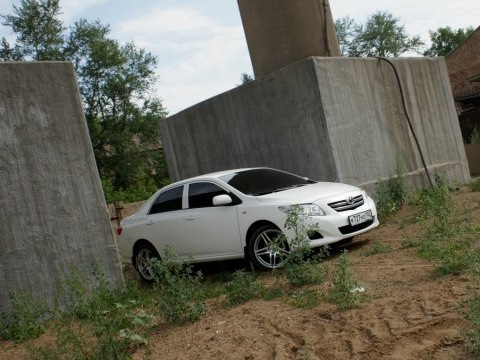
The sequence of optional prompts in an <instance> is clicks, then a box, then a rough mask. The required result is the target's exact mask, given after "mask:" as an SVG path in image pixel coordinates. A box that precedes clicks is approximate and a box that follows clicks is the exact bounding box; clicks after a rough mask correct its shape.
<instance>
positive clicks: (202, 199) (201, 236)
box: [183, 181, 243, 260]
mask: <svg viewBox="0 0 480 360" xmlns="http://www.w3.org/2000/svg"><path fill="white" fill-rule="evenodd" d="M187 193H188V198H187V199H188V202H187V204H188V206H187V209H185V210H184V213H183V215H184V219H185V227H186V232H187V237H188V242H189V244H188V246H189V249H186V248H185V249H184V251H187V250H190V251H191V255H192V256H193V258H195V259H198V260H202V259H205V260H213V259H219V260H221V259H228V258H233V257H241V256H243V248H242V244H241V239H240V233H239V227H238V214H237V205H238V204H239V202H240V200H239V199H238V198H237V197H236V196H235V195H233V194H231V193H229V192H228V191H226V190H225V189H223V188H221V187H220V186H218V185H217V184H214V183H212V182H207V181H201V182H194V183H191V184H189V185H188V189H187ZM222 194H227V195H229V196H230V197H232V200H233V202H232V204H228V205H224V206H214V205H213V198H214V197H215V196H217V195H222Z"/></svg>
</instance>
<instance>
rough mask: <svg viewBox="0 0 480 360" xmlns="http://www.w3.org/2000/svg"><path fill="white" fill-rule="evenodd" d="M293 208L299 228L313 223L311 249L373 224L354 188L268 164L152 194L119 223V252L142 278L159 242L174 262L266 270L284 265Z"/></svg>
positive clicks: (366, 200)
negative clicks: (231, 263) (242, 261)
mask: <svg viewBox="0 0 480 360" xmlns="http://www.w3.org/2000/svg"><path fill="white" fill-rule="evenodd" d="M294 205H299V206H300V207H301V208H302V210H303V212H304V214H305V216H304V217H303V218H302V227H303V228H305V229H309V230H311V229H312V228H315V231H313V232H312V231H309V232H308V238H309V244H310V247H311V248H314V247H318V246H323V245H327V244H331V243H335V242H338V241H341V240H344V239H348V238H351V237H353V236H355V235H358V234H362V233H364V232H367V231H369V230H371V229H373V228H375V227H376V226H378V219H377V210H376V207H375V203H374V202H373V200H372V199H371V198H370V197H369V196H368V195H367V194H366V193H365V191H363V190H361V189H359V188H357V187H355V186H351V185H346V184H340V183H332V182H315V181H312V180H309V179H307V178H303V177H300V176H297V175H293V174H290V173H287V172H284V171H280V170H275V169H270V168H248V169H236V170H228V171H221V172H216V173H212V174H206V175H202V176H197V177H194V178H190V179H186V180H183V181H179V182H176V183H174V184H171V185H168V186H166V187H164V188H162V189H160V190H159V191H157V192H156V193H155V194H154V195H153V196H152V197H151V198H150V199H149V200H148V201H146V202H145V204H144V205H143V207H142V208H141V209H140V210H139V211H138V212H137V213H136V214H134V215H132V216H129V217H127V218H125V219H123V221H122V222H121V224H120V227H119V228H118V230H117V233H118V234H119V242H118V245H119V250H120V254H121V255H122V256H123V257H125V258H128V259H131V260H132V263H133V265H134V267H135V268H136V269H137V270H138V272H139V273H140V276H141V277H142V278H144V279H145V280H147V281H152V280H153V276H152V273H151V271H150V267H149V260H150V259H151V258H154V257H158V258H160V259H161V258H162V257H163V256H164V250H165V247H166V246H171V247H173V249H175V251H176V254H177V256H178V259H180V260H188V261H190V262H208V261H218V260H228V259H237V258H249V259H250V260H251V261H252V262H253V264H254V265H255V266H256V267H257V268H260V269H262V268H263V269H273V268H276V267H280V266H283V265H284V264H285V261H286V256H287V255H288V253H289V250H290V249H289V244H288V242H290V241H291V239H293V237H294V232H293V230H291V229H287V228H286V227H285V220H286V219H287V217H288V213H289V211H290V209H291V207H292V206H294ZM282 233H283V234H284V235H285V236H281V235H282ZM282 239H283V240H282ZM285 239H287V241H285Z"/></svg>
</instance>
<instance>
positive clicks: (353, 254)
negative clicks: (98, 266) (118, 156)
mask: <svg viewBox="0 0 480 360" xmlns="http://www.w3.org/2000/svg"><path fill="white" fill-rule="evenodd" d="M455 197H456V201H458V202H459V203H460V204H462V205H465V206H467V207H469V208H471V209H472V210H473V219H474V223H476V224H478V223H479V222H480V193H472V192H470V191H468V190H462V191H461V192H459V193H458V194H456V195H455ZM411 215H412V212H411V210H409V209H408V208H407V209H404V210H402V211H401V212H400V213H398V214H397V215H395V218H394V219H392V220H390V221H388V222H386V223H384V224H382V225H381V226H380V227H379V228H377V229H375V230H374V231H371V232H370V233H368V234H366V235H363V236H359V237H358V238H356V239H355V240H354V242H353V243H351V244H350V245H349V246H348V247H346V248H347V249H348V250H349V254H348V259H349V263H350V266H351V269H352V270H353V271H354V274H355V276H356V279H357V280H358V281H359V283H360V284H361V286H362V287H363V288H364V289H365V292H364V294H365V295H366V296H367V297H368V301H365V302H363V303H361V304H360V305H359V307H358V308H356V309H353V310H344V311H340V310H338V309H337V307H336V306H335V305H333V304H330V303H328V302H326V301H319V303H318V305H317V306H315V307H314V308H313V309H308V310H306V309H300V308H295V307H293V306H291V305H289V304H288V302H287V301H286V300H285V299H284V298H282V299H278V300H273V301H261V300H255V301H250V302H248V303H246V304H243V305H241V306H237V307H233V308H227V307H225V305H224V302H222V299H211V300H209V302H208V310H207V313H206V314H205V316H203V317H202V318H201V319H200V320H199V321H198V322H195V323H193V324H188V325H183V326H174V325H169V324H166V323H161V324H159V326H158V327H157V328H156V330H155V332H154V334H153V335H152V336H151V338H150V343H151V345H150V351H149V354H146V353H145V352H144V351H139V352H137V353H136V354H135V356H134V359H143V358H149V359H155V360H160V359H162V360H170V359H172V360H173V359H179V360H183V359H202V360H220V359H232V360H253V359H260V360H263V359H332V360H335V359H369V360H370V359H437V360H440V359H442V360H456V359H458V360H460V359H467V360H468V359H474V357H473V356H472V355H471V354H469V353H468V352H467V351H466V349H465V342H466V341H465V340H464V338H463V337H462V329H465V328H466V327H467V325H468V324H467V322H466V321H465V319H464V318H463V316H462V314H461V313H460V309H459V307H460V304H461V302H462V300H464V299H465V298H466V296H467V294H468V288H469V286H471V281H470V279H469V278H468V276H467V275H460V276H447V277H438V276H436V275H434V265H433V264H432V263H430V262H428V261H426V260H423V259H420V258H419V257H418V256H417V255H416V254H415V249H414V248H407V247H405V246H404V244H405V240H406V239H407V237H408V236H409V237H415V235H416V230H417V229H416V228H415V227H416V226H418V225H414V224H411V223H410V222H409V221H407V220H408V218H409V217H410V216H411ZM379 244H381V245H384V246H386V247H388V248H389V249H390V250H389V251H388V252H386V253H380V254H376V255H370V256H369V255H368V254H369V252H371V250H372V249H373V248H374V247H375V246H379ZM337 263H338V251H337V252H336V253H334V254H333V256H331V257H330V258H329V259H328V260H326V261H325V262H324V263H323V266H325V267H326V269H327V277H326V279H327V280H326V281H325V282H324V283H323V284H321V285H318V286H315V287H314V288H315V289H318V290H319V292H320V293H324V294H326V293H327V292H328V289H329V286H330V285H331V283H330V280H331V274H332V273H333V271H334V269H335V268H336V266H337ZM262 281H264V282H265V283H266V284H269V283H272V282H273V281H274V278H273V277H272V276H271V275H269V274H263V275H262ZM26 354H27V353H26V352H25V350H24V349H23V347H22V346H15V345H13V344H11V343H7V342H3V343H0V359H2V360H4V359H5V360H6V359H23V358H26Z"/></svg>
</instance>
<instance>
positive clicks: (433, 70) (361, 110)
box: [162, 58, 470, 189]
mask: <svg viewBox="0 0 480 360" xmlns="http://www.w3.org/2000/svg"><path fill="white" fill-rule="evenodd" d="M394 64H395V66H396V68H397V69H398V71H399V74H400V77H401V82H402V84H403V89H404V93H405V96H406V104H407V108H408V111H409V114H410V117H411V119H412V122H413V126H414V128H415V131H416V133H417V136H418V139H419V142H420V145H421V150H422V151H423V153H424V157H425V159H426V161H427V164H428V167H429V169H430V170H431V171H432V176H433V175H434V174H435V173H439V174H442V175H445V176H447V177H448V180H450V181H451V182H460V183H464V182H468V181H469V180H470V175H469V171H468V164H467V160H466V157H465V151H464V148H463V144H462V140H461V135H460V129H459V126H458V120H457V117H456V114H455V108H454V104H453V98H452V93H451V89H450V86H449V81H448V74H447V70H446V66H445V61H444V60H443V59H441V58H440V59H425V58H419V59H409V58H399V59H394ZM162 130H163V138H164V147H165V153H166V157H167V163H168V169H169V173H170V176H171V178H172V180H178V179H182V178H186V177H190V176H194V175H198V174H201V173H206V172H211V171H216V170H222V169H227V168H237V167H248V166H270V167H275V168H280V169H284V170H287V171H291V172H295V173H298V174H300V175H303V176H308V177H310V178H312V179H317V180H327V181H342V182H346V183H350V184H356V185H362V186H365V187H367V188H370V189H371V188H372V187H373V186H374V184H375V183H376V182H377V180H379V179H387V178H390V177H392V176H394V175H395V168H396V162H397V159H400V160H401V161H402V162H403V163H404V164H405V166H406V169H405V171H406V172H407V174H408V175H409V176H408V178H409V179H410V180H411V182H412V183H415V184H417V185H418V186H422V185H425V184H426V177H425V171H424V169H423V167H422V164H421V161H420V155H419V151H418V149H417V147H416V145H415V143H414V141H413V137H412V133H411V132H410V130H409V128H408V124H407V121H406V116H405V114H404V110H403V107H402V100H401V96H400V91H399V86H398V84H397V80H396V78H395V75H394V72H393V70H392V68H391V67H390V66H389V65H388V64H387V63H386V62H384V61H380V60H377V59H364V58H363V59H362V58H309V59H306V60H303V61H300V62H298V63H296V64H293V65H291V66H288V67H285V68H282V69H281V70H279V71H276V72H275V73H273V74H271V75H269V76H267V77H265V78H262V79H259V80H256V81H254V82H252V83H249V84H246V85H244V86H241V87H238V88H235V89H233V90H232V91H229V92H227V93H224V94H221V95H218V96H216V97H214V98H212V99H209V100H207V101H204V102H202V103H200V104H198V105H196V106H194V107H192V108H189V109H186V110H184V111H182V112H180V113H178V114H176V115H174V116H172V117H170V118H168V119H166V120H165V121H163V123H162Z"/></svg>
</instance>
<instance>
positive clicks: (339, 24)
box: [335, 11, 423, 57]
mask: <svg viewBox="0 0 480 360" xmlns="http://www.w3.org/2000/svg"><path fill="white" fill-rule="evenodd" d="M335 27H336V30H337V35H338V40H339V43H340V49H341V50H342V55H346V56H354V57H364V56H367V57H374V56H381V57H389V56H399V55H401V54H403V53H405V52H408V51H418V49H419V48H420V47H421V46H422V45H423V43H422V41H421V40H420V37H419V36H409V35H408V34H407V32H406V30H405V26H404V25H401V24H400V19H399V18H396V17H394V16H393V15H392V14H391V13H389V12H382V11H379V12H376V13H374V14H372V15H370V16H369V17H368V19H367V21H366V22H365V24H358V23H356V22H355V21H354V20H353V19H351V18H349V17H345V18H340V19H338V20H337V21H336V22H335Z"/></svg>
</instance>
